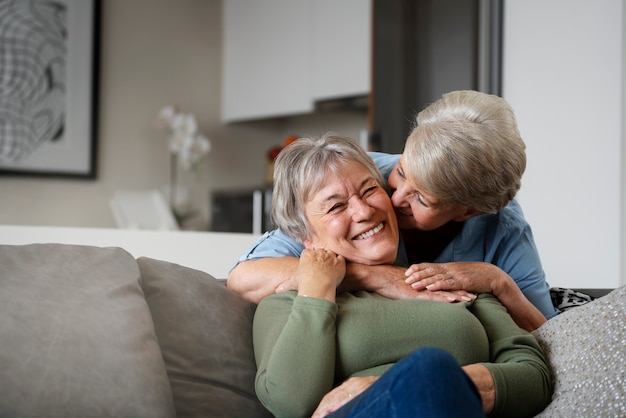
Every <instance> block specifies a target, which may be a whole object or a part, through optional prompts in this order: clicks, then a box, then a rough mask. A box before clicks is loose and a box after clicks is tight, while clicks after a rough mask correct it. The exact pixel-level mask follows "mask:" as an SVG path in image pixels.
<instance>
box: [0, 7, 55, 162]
mask: <svg viewBox="0 0 626 418" xmlns="http://www.w3.org/2000/svg"><path fill="white" fill-rule="evenodd" d="M66 61H67V6H66V5H65V3H64V2H62V1H54V0H0V162H18V161H21V160H23V159H24V158H26V157H28V156H29V155H30V154H32V153H33V152H34V151H35V150H36V149H37V148H38V147H40V146H41V145H42V144H45V143H53V142H60V141H62V140H63V132H64V124H65V114H66Z"/></svg>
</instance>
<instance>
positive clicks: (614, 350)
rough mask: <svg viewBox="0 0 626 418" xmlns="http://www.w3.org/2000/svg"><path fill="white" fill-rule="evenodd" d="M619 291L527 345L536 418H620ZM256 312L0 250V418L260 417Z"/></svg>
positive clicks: (130, 270)
mask: <svg viewBox="0 0 626 418" xmlns="http://www.w3.org/2000/svg"><path fill="white" fill-rule="evenodd" d="M625 308H626V288H625V287H624V286H622V287H619V288H618V289H615V290H613V291H611V292H610V293H609V294H608V295H606V296H603V297H601V298H598V299H596V300H594V301H592V302H590V303H587V304H585V305H583V306H580V307H577V308H575V309H570V310H568V311H566V312H564V313H562V314H561V315H559V316H558V317H556V318H554V319H552V320H550V321H549V322H548V323H546V324H545V325H544V326H542V327H541V328H539V329H538V330H537V331H535V335H536V337H537V339H538V340H539V341H540V343H541V344H542V345H543V347H544V349H545V350H546V354H547V356H548V359H549V362H550V364H551V367H552V372H553V374H554V379H555V392H554V397H553V401H552V403H551V404H550V405H549V406H548V407H547V408H546V409H545V410H544V411H543V412H542V413H541V414H540V416H546V417H561V416H563V417H590V416H594V417H600V416H602V417H623V416H626V383H625V382H624V374H625V373H626V367H625V366H626V359H625V357H626V333H625V326H624V324H625V323H626V322H625V312H626V309H625ZM254 309H255V305H254V304H252V303H249V302H247V301H245V300H244V299H242V298H241V297H239V296H238V295H236V294H234V293H233V292H231V291H230V290H229V289H228V288H227V287H226V286H225V281H224V277H217V278H216V277H214V276H212V275H211V274H210V272H206V271H201V270H198V269H195V268H191V267H189V266H184V265H181V264H178V263H176V262H172V261H169V260H168V261H165V260H161V259H155V258H151V257H147V256H137V255H136V254H131V253H130V252H128V251H127V250H126V249H123V248H121V247H116V246H94V245H85V244H67V243H31V244H19V245H18V244H6V243H5V244H2V242H1V241H0V341H1V342H0V370H2V373H0V416H3V417H4V416H7V417H44V416H45V417H175V416H178V417H269V416H271V415H270V414H269V413H268V412H267V410H265V408H264V407H263V406H262V405H261V404H260V402H259V401H258V400H257V398H256V396H255V392H254V377H255V369H256V367H255V360H254V354H253V348H252V335H251V334H252V331H251V330H252V317H253V314H254Z"/></svg>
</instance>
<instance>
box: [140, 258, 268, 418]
mask: <svg viewBox="0 0 626 418" xmlns="http://www.w3.org/2000/svg"><path fill="white" fill-rule="evenodd" d="M137 262H138V264H139V268H140V270H141V276H142V287H143V290H144V292H145V294H146V300H147V301H148V304H149V306H150V310H151V311H152V316H153V319H154V324H155V330H156V333H157V335H158V337H159V343H160V345H161V351H162V352H163V358H164V359H165V364H166V367H167V372H168V374H169V376H170V384H171V386H172V392H173V394H174V404H175V406H176V412H177V414H178V416H179V417H200V416H202V417H269V416H270V415H269V413H268V412H267V410H266V409H265V408H264V407H263V406H262V405H261V403H260V402H259V401H258V400H257V398H256V394H255V392H254V378H255V374H256V363H255V360H254V351H253V347H252V317H253V315H254V309H255V305H254V304H252V303H249V302H247V301H245V300H244V299H243V298H241V297H239V296H238V295H236V294H235V293H233V292H231V291H230V290H229V289H227V288H226V287H225V286H224V284H223V283H221V282H218V281H217V280H216V279H215V278H213V277H212V276H210V275H209V274H206V273H203V272H200V271H198V270H193V269H190V268H186V267H182V266H179V265H176V264H172V263H168V262H165V261H158V260H153V259H150V258H140V259H138V260H137Z"/></svg>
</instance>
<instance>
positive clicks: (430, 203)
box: [388, 155, 476, 231]
mask: <svg viewBox="0 0 626 418" xmlns="http://www.w3.org/2000/svg"><path fill="white" fill-rule="evenodd" d="M405 158H406V157H405V155H402V157H401V158H400V161H399V162H398V164H396V166H395V167H394V168H393V170H392V171H391V174H389V179H388V183H389V188H390V189H391V190H392V192H393V195H392V196H391V201H392V203H393V206H394V210H395V212H396V216H397V218H398V225H399V227H400V228H401V229H419V230H422V231H432V230H433V229H437V228H439V227H441V226H443V225H445V224H446V223H448V222H450V221H457V222H461V221H464V220H466V219H468V218H470V217H471V216H473V215H475V214H476V212H475V211H472V210H466V209H464V208H459V207H456V206H451V205H447V204H445V203H443V202H441V201H440V200H439V199H437V198H436V197H434V196H431V195H429V194H427V193H425V192H423V191H422V190H421V189H420V187H419V186H418V185H417V184H416V183H415V182H414V181H413V180H411V179H410V178H409V177H408V176H407V175H406V171H405V170H404V167H405V164H404V160H405Z"/></svg>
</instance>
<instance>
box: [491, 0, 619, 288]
mask: <svg viewBox="0 0 626 418" xmlns="http://www.w3.org/2000/svg"><path fill="white" fill-rule="evenodd" d="M623 12H624V2H623V1H622V0H594V1H589V0H549V1H546V0H508V1H507V2H506V4H505V21H504V74H503V96H504V98H505V99H507V100H508V101H509V103H510V104H511V105H512V106H513V108H514V110H515V112H516V114H517V117H518V122H519V127H520V131H521V133H522V136H523V137H524V139H525V141H526V144H527V155H528V166H527V171H526V173H525V175H524V178H523V186H522V190H521V192H520V195H519V199H520V202H521V204H522V206H523V208H524V211H525V214H526V217H527V219H528V220H529V222H530V224H531V225H532V226H533V231H534V233H535V238H536V242H537V245H538V247H539V252H540V254H541V256H542V260H543V263H544V268H545V270H546V274H547V277H548V281H549V282H550V284H551V285H553V286H564V287H616V286H618V285H619V284H620V283H623V282H624V281H623V280H624V278H625V277H626V272H625V271H624V270H623V267H622V264H621V257H622V256H623V254H624V229H625V226H624V218H625V209H624V206H623V201H624V178H623V170H624V164H625V161H626V158H625V157H624V143H625V142H624V132H623V122H622V121H623V118H624V104H623V92H624V69H623V63H624V25H623V22H624V13H623ZM620 278H621V279H620Z"/></svg>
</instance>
